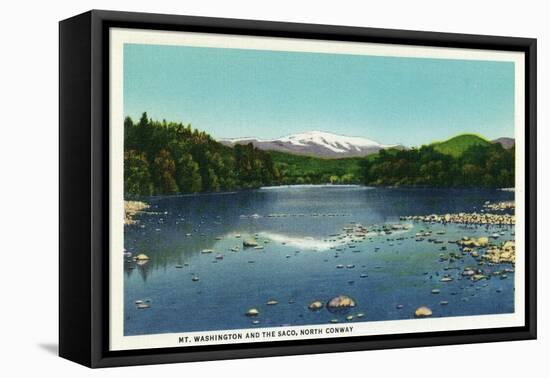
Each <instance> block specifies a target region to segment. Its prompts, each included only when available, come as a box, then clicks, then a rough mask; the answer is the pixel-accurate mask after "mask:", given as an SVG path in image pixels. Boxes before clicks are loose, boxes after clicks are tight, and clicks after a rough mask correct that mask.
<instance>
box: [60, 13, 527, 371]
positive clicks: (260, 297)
mask: <svg viewBox="0 0 550 378" xmlns="http://www.w3.org/2000/svg"><path fill="white" fill-rule="evenodd" d="M535 115H536V40H534V39H527V38H512V37H495V36H479V35H464V34H446V33H432V32H415V31H402V30H383V29H371V28H355V27H342V26H325V25H307V24H294V23H279V22H264V21H248V20H234V19H215V18H202V17H187V16H173V15H158V14H142V13H122V12H110V11H90V12H88V13H85V14H82V15H79V16H75V17H73V18H70V19H68V20H64V21H62V22H61V23H60V327H59V329H60V335H59V339H60V355H61V356H62V357H65V358H68V359H70V360H74V361H76V362H78V363H81V364H84V365H87V366H91V367H105V366H115V365H135V364H153V363H166V362H180V361H197V360H211V359H227V358H241V357H259V356H273V355H284V354H304V353H321V352H335V351H351V350H366V349H379V348H399V347H413V346H427V345H442V344H455V343H474V342H487V341H502V340H520V339H532V338H535V337H536V295H535V294H536V269H535V267H536V244H535V243H536V237H535V236H536V177H535V174H536V161H535V157H536V139H535V136H536V128H535V126H536V118H535Z"/></svg>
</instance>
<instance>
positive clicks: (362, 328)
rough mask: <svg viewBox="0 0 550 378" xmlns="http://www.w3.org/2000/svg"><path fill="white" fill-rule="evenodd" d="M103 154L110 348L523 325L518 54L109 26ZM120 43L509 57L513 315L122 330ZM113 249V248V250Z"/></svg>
mask: <svg viewBox="0 0 550 378" xmlns="http://www.w3.org/2000/svg"><path fill="white" fill-rule="evenodd" d="M109 40H110V46H109V56H110V60H109V65H110V70H109V75H110V76H109V83H110V88H109V94H110V104H109V105H110V106H109V108H110V114H109V130H110V134H109V135H110V138H109V154H110V166H109V168H110V177H109V178H110V199H111V200H110V230H109V231H110V239H109V241H110V245H109V248H110V249H109V250H110V251H111V253H110V254H109V256H110V261H109V267H110V271H109V275H110V288H109V290H110V296H109V335H110V338H109V348H110V350H129V349H144V348H163V347H183V346H193V345H212V344H222V343H223V344H230V343H242V342H247V343H248V342H264V341H274V340H277V341H280V340H299V339H316V338H329V337H342V336H366V335H385V334H398V333H414V332H429V331H447V330H464V329H481V328H498V327H513V326H523V325H524V324H525V299H524V289H525V286H524V282H525V251H524V248H525V229H524V227H523V225H524V224H525V201H524V198H525V188H524V183H525V172H524V166H525V165H524V161H525V135H524V130H525V124H524V120H525V106H524V103H525V102H524V100H525V85H524V84H525V83H524V72H525V59H524V54H523V53H521V52H506V51H489V50H474V49H457V48H437V47H424V46H405V45H385V44H374V43H358V42H341V41H319V40H300V39H288V38H272V37H253V36H236V35H218V34H207V33H188V32H169V31H152V30H138V29H120V28H111V29H110V32H109ZM125 43H139V44H155V45H174V46H200V47H213V48H239V49H254V50H276V51H294V52H317V53H330V54H355V55H377V56H392V57H416V58H436V59H462V60H490V61H510V62H514V63H515V138H516V273H515V275H514V276H515V306H516V311H515V312H514V313H513V314H501V315H482V316H464V317H446V318H430V319H410V320H392V321H379V322H363V323H360V322H354V323H349V324H340V325H338V324H335V325H312V326H299V327H285V328H284V329H285V330H296V331H297V332H299V331H300V330H302V329H311V328H316V329H323V330H325V331H326V330H327V329H330V328H333V327H344V326H348V327H349V326H351V327H353V329H352V330H351V331H350V332H347V333H345V334H340V333H339V334H327V333H326V332H322V334H320V335H309V336H283V337H280V336H275V337H271V336H261V337H258V338H254V339H252V340H248V339H247V340H242V339H238V340H226V341H214V342H199V343H195V342H193V341H191V342H186V343H184V344H183V345H182V344H181V343H180V337H185V336H188V337H189V336H191V337H193V336H196V335H233V334H242V335H244V334H246V332H248V331H250V332H254V333H255V332H260V335H262V332H272V331H275V332H277V331H279V330H281V329H282V328H281V327H274V328H254V329H249V330H230V331H209V332H188V333H170V334H154V335H143V336H124V334H123V330H124V327H123V321H124V311H123V310H124V308H123V306H124V300H123V298H124V292H123V261H122V258H121V257H120V255H121V253H122V250H123V246H124V243H123V237H124V236H123V235H124V224H123V219H124V201H123V198H124V197H123V187H124V183H123V178H124V167H123V163H124V158H123V151H124V126H123V120H124V113H123V46H124V44H125ZM113 251H119V252H113Z"/></svg>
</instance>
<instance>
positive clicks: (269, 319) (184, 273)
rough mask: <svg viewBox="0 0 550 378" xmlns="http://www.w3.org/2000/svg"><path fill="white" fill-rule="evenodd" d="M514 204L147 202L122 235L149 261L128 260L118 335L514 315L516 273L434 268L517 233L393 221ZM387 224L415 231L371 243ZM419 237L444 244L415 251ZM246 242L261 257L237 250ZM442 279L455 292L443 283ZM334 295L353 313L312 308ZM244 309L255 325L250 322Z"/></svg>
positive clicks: (258, 196)
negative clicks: (475, 243) (479, 244)
mask: <svg viewBox="0 0 550 378" xmlns="http://www.w3.org/2000/svg"><path fill="white" fill-rule="evenodd" d="M513 197H514V193H513V192H506V191H501V190H473V189H460V190H459V189H437V190H436V189H388V188H385V189H378V188H377V189H373V188H365V187H352V186H350V187H344V186H312V187H281V188H266V189H259V190H252V191H243V192H236V193H223V194H199V195H188V196H171V197H155V198H151V199H148V200H147V202H148V203H149V204H150V205H151V208H150V209H149V211H150V212H149V213H144V214H141V215H140V216H138V217H137V220H138V224H136V225H131V226H125V242H124V244H125V249H126V250H127V251H128V252H131V253H132V254H133V255H134V256H135V255H137V254H139V253H144V254H146V255H147V256H149V257H150V260H149V261H148V262H146V263H144V264H137V263H136V262H134V261H132V259H131V258H124V260H125V265H124V266H125V268H124V269H125V275H124V319H125V321H124V332H125V335H143V334H156V333H167V332H170V333H171V332H188V331H209V330H226V329H242V328H250V327H270V326H281V325H307V324H321V323H328V322H330V321H333V322H336V321H338V322H349V321H352V322H356V321H361V322H363V321H379V320H395V319H411V318H414V311H415V309H416V308H418V307H419V306H428V307H430V308H431V309H432V311H433V317H445V316H462V315H481V314H501V313H510V312H513V311H514V274H513V273H508V274H507V276H508V278H507V279H501V277H498V276H492V277H491V279H488V280H481V281H478V282H474V281H472V280H470V279H467V278H463V277H462V275H461V273H462V271H463V270H464V268H465V267H473V268H475V269H483V271H484V274H486V275H488V276H490V273H491V272H492V271H496V270H501V271H502V270H503V269H505V268H512V266H511V265H507V264H499V265H494V266H489V265H487V264H485V265H483V266H478V261H476V260H475V259H474V258H473V257H472V256H470V255H461V256H462V259H459V260H456V261H454V262H451V263H449V261H441V260H440V254H441V253H443V254H446V255H448V254H449V253H450V252H455V253H458V254H460V249H459V246H458V245H457V244H451V243H448V241H449V240H450V241H453V240H457V239H460V238H462V237H464V236H468V237H480V236H489V235H491V234H494V233H498V235H499V239H498V240H499V241H501V242H502V241H505V240H513V239H514V236H513V232H514V230H513V227H511V226H491V227H489V228H487V227H472V226H463V225H455V224H448V225H443V224H431V225H426V224H424V223H415V222H411V221H400V220H399V217H400V216H402V215H425V214H445V213H458V212H474V211H478V212H479V211H481V210H482V208H483V204H484V203H485V201H491V202H498V201H507V200H513ZM394 224H403V225H409V227H410V228H409V229H406V230H396V231H393V232H392V233H391V234H386V233H384V232H381V233H377V232H376V231H375V230H376V229H377V228H380V227H382V226H383V225H394ZM358 225H362V226H365V227H367V228H368V229H369V230H373V231H372V232H369V233H368V235H367V237H365V238H363V239H359V238H355V237H353V234H354V232H355V231H350V229H354V228H356V227H357V226H358ZM346 230H347V233H346ZM421 230H431V231H432V235H433V237H434V238H437V239H438V240H441V241H443V243H440V244H436V243H433V242H429V241H428V240H427V239H426V240H423V241H416V237H415V234H416V233H418V232H420V231H421ZM443 232H444V234H443ZM246 239H254V240H256V241H257V243H258V244H259V245H261V246H263V247H264V248H263V249H254V248H243V240H246ZM236 247H238V251H232V250H231V249H232V248H233V249H235V250H236V249H237V248H236ZM442 247H445V248H446V250H442ZM205 249H208V250H213V252H212V253H201V251H203V250H205ZM479 252H480V253H482V252H483V250H480V251H479ZM216 257H217V258H216ZM339 265H343V268H342V267H338V266H339ZM444 275H448V276H450V277H451V278H453V280H452V281H451V282H441V281H440V279H441V278H442V277H443V276H444ZM193 277H196V278H198V280H196V281H193ZM433 289H439V290H440V292H439V294H433V293H432V290H433ZM337 295H348V296H351V297H353V298H354V300H355V301H356V303H357V305H356V307H355V308H353V309H351V310H350V311H349V312H348V313H345V314H334V313H331V312H329V311H328V310H327V309H326V308H323V309H322V310H320V311H311V310H309V309H308V307H307V306H308V304H309V303H311V302H312V301H314V300H320V301H322V302H323V303H326V302H327V301H328V300H329V299H330V298H332V297H334V296H337ZM140 300H141V301H147V302H146V303H149V304H150V307H148V308H145V309H138V308H137V306H136V304H135V302H136V301H140ZM270 300H276V301H277V302H278V304H276V305H267V302H268V301H270ZM441 301H446V302H448V304H446V305H441V304H440V302H441ZM398 305H399V306H398ZM250 308H256V309H257V310H258V311H259V312H260V313H259V315H258V316H257V317H253V318H251V317H247V316H246V315H245V312H246V311H247V310H248V309H250ZM357 314H364V315H363V316H362V317H360V318H358V317H357V316H356V315H357ZM350 315H351V316H354V318H353V320H347V319H346V317H348V316H350ZM253 322H254V323H253Z"/></svg>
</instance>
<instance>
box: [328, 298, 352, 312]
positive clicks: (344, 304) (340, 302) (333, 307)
mask: <svg viewBox="0 0 550 378" xmlns="http://www.w3.org/2000/svg"><path fill="white" fill-rule="evenodd" d="M352 307H355V300H354V299H353V298H352V297H349V296H347V295H339V296H337V297H334V298H332V299H331V300H330V301H328V303H327V309H328V310H329V311H331V312H338V311H342V310H348V309H350V308H352Z"/></svg>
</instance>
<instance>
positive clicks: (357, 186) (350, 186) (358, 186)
mask: <svg viewBox="0 0 550 378" xmlns="http://www.w3.org/2000/svg"><path fill="white" fill-rule="evenodd" d="M293 188H295V189H300V188H302V189H308V188H342V189H346V188H347V189H368V190H372V189H411V190H427V189H429V190H457V191H461V190H482V191H491V190H496V191H502V192H512V193H513V192H515V189H514V188H500V187H490V188H489V187H481V186H480V187H466V186H460V187H435V186H391V185H380V186H376V185H363V184H330V183H326V184H290V185H273V186H260V187H257V188H243V189H235V190H230V191H219V192H195V193H176V194H158V195H154V196H147V197H133V198H132V199H124V202H143V203H146V201H148V200H154V199H158V198H177V197H194V196H203V195H231V194H239V193H246V192H250V191H254V190H277V189H293Z"/></svg>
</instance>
